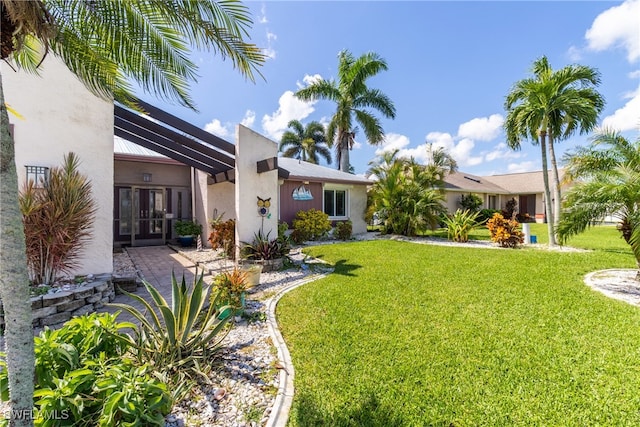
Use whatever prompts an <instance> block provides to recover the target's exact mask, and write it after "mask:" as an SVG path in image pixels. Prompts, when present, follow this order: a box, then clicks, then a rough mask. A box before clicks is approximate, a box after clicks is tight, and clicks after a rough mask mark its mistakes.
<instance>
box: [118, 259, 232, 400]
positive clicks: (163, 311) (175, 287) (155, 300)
mask: <svg viewBox="0 0 640 427" xmlns="http://www.w3.org/2000/svg"><path fill="white" fill-rule="evenodd" d="M143 284H144V287H145V289H146V290H147V292H148V293H149V295H150V296H151V301H152V302H151V303H149V302H147V301H146V300H145V299H144V298H142V297H140V296H138V295H135V294H131V293H128V292H124V291H123V293H125V294H126V295H128V296H130V297H131V298H133V299H134V300H135V301H137V302H138V303H140V304H142V306H143V307H144V308H145V313H143V312H141V311H140V310H138V309H137V308H135V307H133V306H131V305H128V304H119V303H112V304H110V305H113V306H115V307H119V308H121V309H123V310H125V311H127V312H128V313H130V314H131V315H132V316H133V317H135V318H136V320H137V321H138V322H139V323H140V325H139V326H138V327H136V328H135V331H134V332H135V333H134V337H132V338H130V344H131V346H132V348H133V349H134V350H135V352H136V358H137V360H138V361H139V363H149V365H151V367H152V368H153V369H156V370H157V371H158V372H160V373H161V374H162V375H164V377H166V380H167V382H168V383H169V384H170V386H171V389H172V390H173V395H174V397H176V398H180V397H181V396H184V395H185V394H186V393H187V392H188V390H189V386H190V384H191V383H192V382H193V381H194V380H196V379H203V380H205V381H206V380H208V378H207V373H208V372H209V370H210V366H211V359H212V357H213V356H214V355H215V353H216V352H217V351H218V350H219V349H220V342H221V341H222V340H223V339H224V337H225V336H226V333H227V332H228V330H229V329H228V328H227V327H226V326H227V321H228V317H225V316H221V314H222V313H224V312H226V311H228V310H230V309H231V308H230V307H228V306H218V305H217V304H210V305H209V307H208V308H205V303H207V302H208V301H209V300H208V295H209V291H210V286H205V284H204V279H203V274H202V273H201V274H200V275H198V272H197V271H196V274H195V276H194V280H193V285H192V286H187V284H186V279H185V277H184V274H183V275H182V280H181V281H180V282H178V281H177V280H176V277H175V274H173V273H172V274H171V291H172V292H171V304H168V303H167V301H166V300H165V299H164V297H163V296H162V295H161V294H160V292H158V290H157V289H156V288H154V287H153V286H152V285H151V284H150V283H149V282H146V281H143ZM216 298H217V296H216V297H215V298H214V301H215V299H216ZM152 304H153V305H152Z"/></svg>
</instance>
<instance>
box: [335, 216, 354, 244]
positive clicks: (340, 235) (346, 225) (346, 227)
mask: <svg viewBox="0 0 640 427" xmlns="http://www.w3.org/2000/svg"><path fill="white" fill-rule="evenodd" d="M352 233H353V223H352V222H351V221H346V222H342V221H340V222H338V223H337V224H336V227H335V230H334V231H333V235H334V237H335V238H336V239H340V240H349V239H351V235H352Z"/></svg>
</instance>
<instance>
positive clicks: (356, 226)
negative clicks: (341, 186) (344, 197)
mask: <svg viewBox="0 0 640 427" xmlns="http://www.w3.org/2000/svg"><path fill="white" fill-rule="evenodd" d="M366 209H367V187H366V186H364V185H354V186H353V188H351V189H350V190H349V219H350V220H351V223H352V224H353V234H360V233H366V232H367V223H366V222H365V220H364V212H365V211H366Z"/></svg>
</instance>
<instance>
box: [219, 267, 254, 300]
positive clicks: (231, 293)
mask: <svg viewBox="0 0 640 427" xmlns="http://www.w3.org/2000/svg"><path fill="white" fill-rule="evenodd" d="M247 282H248V281H247V272H246V271H242V270H238V269H237V268H234V269H233V270H231V271H225V272H222V273H220V274H218V275H217V276H216V277H214V279H213V286H214V287H215V289H216V290H217V291H218V294H217V297H216V298H215V299H213V300H212V301H211V305H212V306H213V305H219V306H220V305H222V304H224V305H228V306H231V307H233V308H235V309H236V310H239V309H241V308H242V306H243V301H242V294H243V293H244V292H246V290H247V285H248V283H247Z"/></svg>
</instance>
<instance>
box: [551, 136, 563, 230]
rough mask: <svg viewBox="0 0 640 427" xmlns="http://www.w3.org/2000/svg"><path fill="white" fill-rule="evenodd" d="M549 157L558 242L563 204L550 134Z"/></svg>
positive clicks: (554, 227)
mask: <svg viewBox="0 0 640 427" xmlns="http://www.w3.org/2000/svg"><path fill="white" fill-rule="evenodd" d="M549 157H551V173H552V174H553V175H552V178H553V230H554V235H555V239H556V241H558V239H557V234H556V233H557V232H556V229H557V227H558V224H559V223H560V214H561V213H562V210H561V209H562V208H561V203H562V194H561V193H560V177H559V175H558V162H557V161H556V153H555V148H554V146H553V135H552V134H551V132H549Z"/></svg>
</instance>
